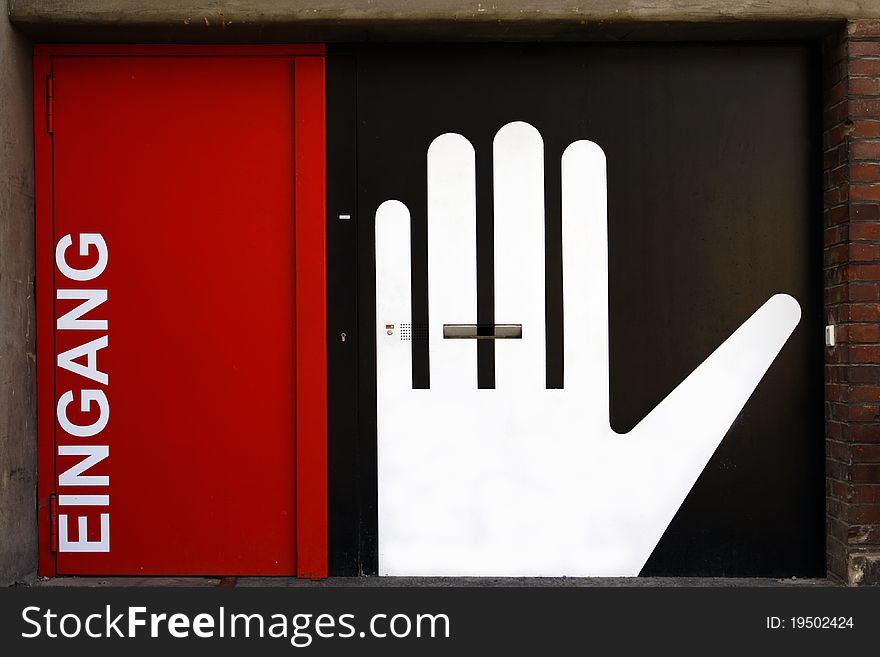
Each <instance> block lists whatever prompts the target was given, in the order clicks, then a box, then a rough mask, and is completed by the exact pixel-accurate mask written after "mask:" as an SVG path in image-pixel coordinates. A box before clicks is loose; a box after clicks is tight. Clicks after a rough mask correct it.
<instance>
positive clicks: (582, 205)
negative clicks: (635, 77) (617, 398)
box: [562, 140, 609, 425]
mask: <svg viewBox="0 0 880 657" xmlns="http://www.w3.org/2000/svg"><path fill="white" fill-rule="evenodd" d="M607 206H608V202H607V182H606V171H605V153H604V152H603V151H602V149H601V148H600V147H599V146H598V145H597V144H595V143H593V142H591V141H585V140H584V141H576V142H574V143H573V144H571V145H569V146H568V148H566V149H565V152H564V153H563V154H562V289H563V309H564V310H563V314H564V330H565V375H564V376H565V379H564V387H565V389H566V390H569V389H570V390H576V391H579V392H582V393H583V394H580V395H579V397H578V398H579V400H582V403H583V404H584V405H585V406H587V407H589V413H588V415H589V416H591V417H596V418H599V417H601V418H602V420H603V422H605V423H606V425H607V418H608V399H609V397H608V241H607V240H608V238H607V233H608V207H607Z"/></svg>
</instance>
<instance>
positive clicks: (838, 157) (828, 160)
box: [822, 144, 849, 169]
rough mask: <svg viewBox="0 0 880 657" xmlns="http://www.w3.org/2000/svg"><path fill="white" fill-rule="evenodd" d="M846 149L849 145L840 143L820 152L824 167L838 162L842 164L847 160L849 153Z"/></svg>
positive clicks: (828, 167)
mask: <svg viewBox="0 0 880 657" xmlns="http://www.w3.org/2000/svg"><path fill="white" fill-rule="evenodd" d="M848 149H849V146H848V145H847V144H841V145H840V146H835V147H834V148H830V149H828V150H826V151H825V152H824V153H823V154H822V162H823V166H824V167H825V168H826V169H830V168H832V167H836V166H838V165H839V164H844V163H845V162H846V161H847V157H848V155H847V154H848V153H849V150H848Z"/></svg>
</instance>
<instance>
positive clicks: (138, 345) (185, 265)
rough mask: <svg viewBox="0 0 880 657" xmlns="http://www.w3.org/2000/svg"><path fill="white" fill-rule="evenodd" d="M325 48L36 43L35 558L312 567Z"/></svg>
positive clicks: (179, 569) (239, 568)
mask: <svg viewBox="0 0 880 657" xmlns="http://www.w3.org/2000/svg"><path fill="white" fill-rule="evenodd" d="M320 53H321V50H320V48H317V47H305V48H303V49H300V50H297V49H296V48H287V49H281V48H272V49H260V48H250V49H240V50H239V51H233V50H229V49H222V48H219V49H218V48H213V49H199V48H185V47H184V48H176V49H165V50H162V49H151V48H136V47H135V48H129V49H126V48H115V49H111V50H109V51H108V50H102V49H100V48H93V49H88V48H79V49H78V48H76V47H72V48H67V49H64V48H62V49H57V48H56V49H48V50H47V51H46V52H43V53H40V52H38V58H37V74H36V78H37V85H40V86H41V85H43V84H45V85H46V87H45V90H46V94H45V96H44V95H43V94H42V93H38V96H40V97H39V98H38V100H37V116H38V117H40V119H42V116H40V114H41V111H42V110H45V111H46V117H47V118H46V119H45V123H46V130H45V133H44V131H43V130H42V127H43V126H42V125H40V123H41V122H42V121H41V120H40V119H38V123H37V126H36V130H37V149H38V157H39V158H40V159H39V161H38V184H39V185H41V187H40V188H39V190H38V194H39V208H38V230H39V234H38V246H37V248H38V252H39V265H38V266H39V268H40V269H39V272H38V288H39V306H40V313H39V316H40V333H39V335H40V345H39V347H38V352H39V365H38V366H39V368H40V369H39V376H40V383H39V388H40V409H41V410H40V420H41V425H40V441H41V447H40V451H41V464H40V477H41V480H40V482H41V483H40V502H41V520H42V521H43V522H42V523H41V539H42V540H41V544H42V559H41V570H42V572H44V573H46V574H52V572H56V569H57V573H63V574H141V573H142V574H166V575H167V574H264V575H281V574H286V575H292V574H297V573H299V574H306V575H323V574H325V573H326V492H325V491H326V484H325V483H324V484H323V487H322V482H326V474H325V472H324V468H325V467H326V466H325V464H324V461H323V447H324V441H325V429H324V422H325V419H324V415H323V413H322V408H323V404H324V401H323V400H324V392H323V391H324V388H325V386H324V385H323V381H324V377H325V376H326V375H325V374H324V372H325V365H324V359H323V353H324V352H325V336H324V300H323V299H324V289H323V286H324V270H323V262H324V231H323V225H324V216H323V214H324V213H323V205H324V200H323V195H324V182H323V176H324V162H323V158H324V153H323V151H324V147H323V133H324V126H323V102H324V101H323V57H321V56H320ZM108 55H110V56H108ZM297 55H300V56H297ZM44 76H45V79H44ZM40 86H37V89H38V92H39V91H41V90H40ZM41 101H42V103H43V107H41V106H40V105H41ZM49 152H50V153H51V160H50V161H47V159H48V158H47V153H49ZM50 167H51V168H50ZM47 180H48V183H47ZM304 370H307V374H308V380H307V381H303V383H307V385H302V386H297V379H298V378H300V376H305V374H306V372H305V371H304ZM299 388H303V389H302V390H300V389H299ZM298 471H299V472H304V473H305V474H303V475H298V474H297V472H298ZM298 479H299V480H300V481H298ZM298 553H299V554H298Z"/></svg>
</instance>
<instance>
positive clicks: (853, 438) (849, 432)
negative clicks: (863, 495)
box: [840, 423, 880, 481]
mask: <svg viewBox="0 0 880 657" xmlns="http://www.w3.org/2000/svg"><path fill="white" fill-rule="evenodd" d="M840 431H841V433H842V434H843V435H842V437H841V440H845V441H847V442H852V443H876V442H878V441H880V429H878V428H877V424H876V423H871V424H842V425H841V427H840ZM878 481H880V479H878Z"/></svg>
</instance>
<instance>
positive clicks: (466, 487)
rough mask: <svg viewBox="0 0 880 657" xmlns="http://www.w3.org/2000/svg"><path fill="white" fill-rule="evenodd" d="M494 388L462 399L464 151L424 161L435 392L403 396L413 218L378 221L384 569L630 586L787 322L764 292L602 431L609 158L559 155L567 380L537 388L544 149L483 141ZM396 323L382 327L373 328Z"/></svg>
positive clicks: (471, 207)
mask: <svg viewBox="0 0 880 657" xmlns="http://www.w3.org/2000/svg"><path fill="white" fill-rule="evenodd" d="M493 157H494V179H493V187H494V198H495V272H496V273H495V281H496V285H495V287H496V289H495V317H496V321H498V322H499V323H514V324H522V339H520V340H499V341H497V342H496V356H495V360H496V388H495V389H493V390H481V389H478V388H477V374H476V371H477V355H476V342H475V341H471V340H450V339H444V337H443V325H444V324H450V323H476V314H477V302H476V275H477V274H476V206H475V171H474V150H473V148H472V146H471V144H470V143H469V142H468V141H467V139H465V138H464V137H462V136H461V135H457V134H452V133H448V134H444V135H441V136H439V137H437V139H435V140H434V142H433V143H432V144H431V146H430V147H429V149H428V304H429V316H430V323H429V351H430V366H431V388H430V389H429V390H414V389H412V356H411V343H410V342H407V341H402V340H401V339H400V336H399V335H398V331H397V327H398V326H399V325H400V324H406V323H409V322H410V321H411V320H410V317H411V290H410V217H409V211H408V210H407V208H406V206H404V205H403V204H402V203H400V202H398V201H386V202H385V203H383V204H382V205H381V206H380V207H379V208H378V210H377V212H376V312H377V330H376V343H377V384H378V388H377V389H378V408H377V412H378V469H379V473H378V474H379V476H378V480H379V569H380V572H381V573H382V574H386V575H449V576H453V575H457V576H462V575H483V576H502V575H517V576H551V575H557V576H558V575H568V576H588V575H589V576H603V575H604V576H612V575H613V576H619V575H638V573H639V571H640V570H641V569H642V567H643V565H644V564H645V562H646V561H647V559H648V557H649V556H650V554H651V552H652V551H653V549H654V547H655V546H656V544H657V542H658V541H659V540H660V537H661V536H662V534H663V532H664V531H665V529H666V527H667V526H668V525H669V523H670V521H671V520H672V518H673V516H674V515H675V513H676V511H677V510H678V508H679V507H680V506H681V503H682V502H683V501H684V498H685V496H686V495H687V494H688V491H689V490H690V489H691V487H692V486H693V484H694V482H695V481H696V480H697V478H698V477H699V475H700V473H701V472H702V470H703V469H704V468H705V466H706V464H707V463H708V461H709V459H710V458H711V456H712V454H713V453H714V451H715V449H716V448H717V447H718V445H719V443H720V442H721V440H722V439H723V438H724V435H725V434H726V432H727V431H728V429H729V428H730V426H731V424H732V423H733V421H734V420H735V419H736V416H737V415H738V414H739V412H740V410H741V409H742V407H743V406H744V405H745V403H746V402H747V401H748V399H749V397H750V396H751V394H752V392H753V391H754V389H755V388H756V387H757V385H758V383H759V382H760V380H761V378H762V377H763V376H764V373H765V372H766V371H767V369H768V368H769V367H770V364H771V363H772V362H773V360H774V359H775V357H776V355H777V354H778V353H779V351H780V349H781V348H782V346H783V345H784V344H785V342H786V340H787V339H788V337H789V336H790V334H791V332H792V331H793V330H794V328H795V326H796V325H797V323H798V321H799V320H800V306H799V305H798V303H797V302H796V301H795V300H794V299H793V298H792V297H790V296H788V295H784V294H777V295H775V296H773V297H771V298H770V299H769V300H768V301H767V302H765V303H764V305H763V306H761V307H760V308H758V309H757V310H756V311H755V313H754V314H753V315H752V316H751V317H749V318H748V319H747V320H746V321H745V322H744V323H743V324H742V325H741V326H740V327H739V328H738V329H737V330H736V331H735V332H734V333H733V334H732V335H731V336H730V337H729V338H728V339H727V340H725V341H724V342H723V343H722V344H721V346H719V347H718V348H717V349H716V350H715V351H714V352H713V353H712V354H711V355H710V356H709V357H708V358H707V359H706V360H705V361H704V362H703V363H702V364H701V365H700V366H699V367H697V369H696V370H694V371H693V372H692V373H691V374H690V375H689V376H688V377H687V378H686V379H685V380H684V381H683V382H682V383H681V384H679V385H678V387H676V388H675V389H674V390H673V391H672V392H671V393H670V394H669V395H668V396H667V397H666V398H665V399H664V400H663V401H661V402H660V403H659V404H658V405H657V406H656V407H655V408H654V410H653V411H651V412H650V413H649V414H648V415H647V417H645V418H644V419H643V420H642V421H641V422H639V424H638V425H637V426H636V427H635V428H634V429H632V431H630V432H628V433H626V434H618V433H616V432H615V431H613V430H612V429H611V426H610V422H609V392H608V391H609V367H608V248H607V237H606V233H607V218H606V174H605V155H604V153H603V151H602V150H601V148H600V147H599V146H597V145H596V144H594V143H592V142H589V141H576V142H574V143H572V144H571V145H569V146H568V148H567V149H566V150H565V152H564V154H563V155H562V236H563V237H562V239H563V310H564V332H565V360H564V368H565V370H564V371H565V381H564V388H563V389H558V390H557V389H550V390H548V389H546V387H545V342H544V341H545V337H544V330H545V329H544V312H545V310H544V298H543V296H544V175H543V141H542V139H541V135H540V134H539V133H538V131H537V130H536V129H535V128H533V127H532V126H530V125H529V124H527V123H522V122H515V123H510V124H508V125H506V126H504V127H503V128H501V130H499V131H498V133H497V135H496V136H495V140H494V147H493ZM388 324H393V325H394V326H395V329H394V330H391V334H390V335H389V329H386V325H388Z"/></svg>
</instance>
